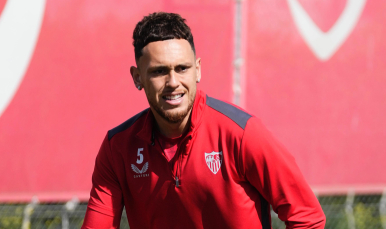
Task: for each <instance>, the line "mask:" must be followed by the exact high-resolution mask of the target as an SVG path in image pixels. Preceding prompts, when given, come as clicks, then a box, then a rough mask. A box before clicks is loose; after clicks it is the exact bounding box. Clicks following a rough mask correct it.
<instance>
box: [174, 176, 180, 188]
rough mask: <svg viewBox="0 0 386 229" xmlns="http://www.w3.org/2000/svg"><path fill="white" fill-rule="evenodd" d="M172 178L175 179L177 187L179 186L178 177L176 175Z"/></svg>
mask: <svg viewBox="0 0 386 229" xmlns="http://www.w3.org/2000/svg"><path fill="white" fill-rule="evenodd" d="M174 180H175V181H176V187H177V188H178V187H179V186H180V181H179V180H178V177H177V176H176V177H175V178H174Z"/></svg>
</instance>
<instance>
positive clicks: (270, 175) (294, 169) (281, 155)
mask: <svg viewBox="0 0 386 229" xmlns="http://www.w3.org/2000/svg"><path fill="white" fill-rule="evenodd" d="M240 157H241V159H240V162H241V165H240V168H241V172H242V173H243V175H244V176H245V179H246V180H247V181H248V182H249V183H251V184H252V185H253V186H254V187H255V188H256V189H257V190H258V191H259V192H260V194H261V195H262V197H263V198H264V199H265V200H267V201H268V202H269V203H270V204H271V205H272V208H273V210H274V211H275V212H276V213H277V214H278V216H279V218H280V219H281V220H282V221H284V222H285V224H286V228H287V229H292V228H317V229H322V228H324V225H325V216H324V213H323V211H322V208H321V206H320V204H319V202H318V200H317V198H316V197H315V195H314V193H313V192H312V190H311V189H310V187H309V186H308V184H307V183H306V181H305V179H304V177H303V175H302V174H301V172H300V170H299V168H298V166H297V165H296V162H295V159H294V157H293V156H292V155H290V154H289V152H287V150H286V149H285V148H284V147H283V146H282V145H281V144H280V143H278V142H277V141H276V140H275V139H274V138H273V137H272V135H271V133H270V132H269V131H268V130H267V129H266V128H265V127H264V126H263V125H262V123H261V122H260V121H259V120H258V119H257V118H255V117H252V118H250V119H249V121H248V123H247V125H246V127H245V130H244V136H243V139H242V144H241V154H240Z"/></svg>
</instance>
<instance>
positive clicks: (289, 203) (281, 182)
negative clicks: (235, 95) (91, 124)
mask: <svg viewBox="0 0 386 229" xmlns="http://www.w3.org/2000/svg"><path fill="white" fill-rule="evenodd" d="M154 122H155V120H154V117H153V114H152V112H151V110H150V109H146V110H144V111H142V112H141V113H139V114H137V115H135V116H134V117H132V118H131V119H129V120H127V121H126V122H124V123H122V124H121V125H120V126H118V127H116V128H114V129H112V130H110V131H109V132H108V134H107V136H106V138H105V139H104V141H103V143H102V146H101V149H100V151H99V154H98V156H97V158H96V163H95V170H94V173H93V177H92V181H93V187H92V190H91V197H90V201H89V204H88V207H87V213H86V216H85V220H84V223H83V226H82V228H119V223H120V218H121V214H122V209H123V206H125V207H126V213H127V218H128V221H129V225H130V228H131V229H136V228H141V229H142V228H243V229H245V228H257V229H260V228H262V229H268V228H271V218H270V207H269V205H272V207H273V210H274V211H275V212H277V213H278V215H279V218H280V219H281V220H283V221H285V223H286V225H287V228H324V224H325V216H324V214H323V211H322V209H321V207H320V204H319V202H318V200H317V199H316V197H315V195H314V194H313V192H312V191H311V189H310V188H309V186H308V185H307V183H306V181H305V179H304V178H303V176H302V174H301V172H300V170H299V168H298V167H297V165H296V163H295V159H294V158H293V157H292V156H291V155H290V154H289V153H288V152H287V150H286V149H285V148H284V147H283V146H282V145H281V144H280V143H278V142H277V141H276V140H275V139H274V138H273V137H272V135H271V133H270V132H268V131H267V130H266V128H265V127H264V126H263V125H262V123H261V122H260V121H259V120H258V119H257V118H256V117H253V116H251V115H249V114H248V113H246V112H244V111H242V110H241V109H239V108H236V107H235V106H233V105H230V104H228V103H225V102H222V101H219V100H216V99H214V98H211V97H207V96H206V95H205V94H204V93H203V92H201V91H198V92H197V95H196V99H195V102H194V106H193V111H192V115H191V126H190V129H189V131H188V133H187V135H186V137H184V138H183V140H182V141H181V142H180V143H179V146H178V152H177V153H176V156H175V157H174V159H173V160H172V163H171V165H169V163H168V160H167V159H166V158H165V156H164V155H163V151H162V149H161V147H160V145H159V144H158V142H157V141H156V139H154V138H155V137H154V131H155V130H154V126H155V125H154Z"/></svg>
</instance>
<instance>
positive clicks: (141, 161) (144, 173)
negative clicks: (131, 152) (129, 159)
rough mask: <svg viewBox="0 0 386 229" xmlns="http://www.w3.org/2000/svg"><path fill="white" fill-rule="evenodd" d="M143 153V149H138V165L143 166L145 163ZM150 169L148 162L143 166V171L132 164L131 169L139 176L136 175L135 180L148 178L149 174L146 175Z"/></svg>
mask: <svg viewBox="0 0 386 229" xmlns="http://www.w3.org/2000/svg"><path fill="white" fill-rule="evenodd" d="M142 151H143V148H138V151H137V156H138V158H137V161H136V162H137V164H139V165H140V164H142V163H143V154H142V153H141V152H142ZM148 168H149V162H146V163H145V164H144V165H143V166H142V169H139V168H138V167H137V166H136V165H134V164H131V169H132V170H133V171H134V172H135V173H136V174H137V175H134V178H139V177H148V176H149V174H148V173H146V172H147V170H148Z"/></svg>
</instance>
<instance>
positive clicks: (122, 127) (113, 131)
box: [108, 108, 150, 140]
mask: <svg viewBox="0 0 386 229" xmlns="http://www.w3.org/2000/svg"><path fill="white" fill-rule="evenodd" d="M149 109H150V108H147V109H145V110H143V111H141V112H139V113H138V114H136V115H134V116H133V117H131V118H129V119H128V120H126V121H125V122H123V123H122V124H120V125H119V126H117V127H115V128H113V129H111V130H109V131H108V139H109V140H111V138H112V137H114V135H116V134H118V133H120V132H122V131H125V130H127V129H129V128H130V127H131V126H132V125H133V124H134V123H136V122H137V121H138V120H139V119H140V118H141V117H143V116H145V115H146V114H147V113H148V112H149Z"/></svg>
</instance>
